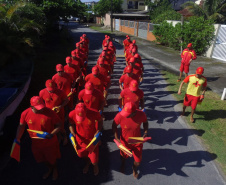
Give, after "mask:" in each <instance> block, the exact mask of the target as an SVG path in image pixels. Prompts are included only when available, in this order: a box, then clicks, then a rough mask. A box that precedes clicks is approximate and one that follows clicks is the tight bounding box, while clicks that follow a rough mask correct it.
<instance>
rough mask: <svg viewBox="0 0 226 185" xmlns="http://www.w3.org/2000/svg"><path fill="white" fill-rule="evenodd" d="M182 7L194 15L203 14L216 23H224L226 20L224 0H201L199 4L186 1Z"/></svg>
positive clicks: (225, 1)
mask: <svg viewBox="0 0 226 185" xmlns="http://www.w3.org/2000/svg"><path fill="white" fill-rule="evenodd" d="M182 7H183V8H185V9H187V10H188V11H190V12H191V13H192V14H193V15H195V16H203V17H204V18H205V19H206V20H207V19H208V20H213V21H214V22H216V23H224V22H225V20H226V16H225V13H226V0H201V2H200V4H199V5H198V4H196V3H194V2H192V1H188V2H186V3H184V4H183V5H182Z"/></svg>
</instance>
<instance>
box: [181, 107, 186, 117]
mask: <svg viewBox="0 0 226 185" xmlns="http://www.w3.org/2000/svg"><path fill="white" fill-rule="evenodd" d="M186 108H187V107H186V106H185V105H183V112H182V113H181V116H184V114H185V110H186Z"/></svg>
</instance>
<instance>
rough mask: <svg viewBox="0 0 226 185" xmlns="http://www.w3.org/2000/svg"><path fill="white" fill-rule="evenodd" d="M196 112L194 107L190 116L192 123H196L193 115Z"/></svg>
mask: <svg viewBox="0 0 226 185" xmlns="http://www.w3.org/2000/svg"><path fill="white" fill-rule="evenodd" d="M194 113H195V109H194V110H193V109H191V117H190V121H191V123H194V121H195V120H194V118H193V116H194Z"/></svg>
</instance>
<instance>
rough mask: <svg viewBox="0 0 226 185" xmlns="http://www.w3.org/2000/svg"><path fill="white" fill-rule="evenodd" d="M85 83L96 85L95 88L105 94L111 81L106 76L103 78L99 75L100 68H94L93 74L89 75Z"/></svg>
mask: <svg viewBox="0 0 226 185" xmlns="http://www.w3.org/2000/svg"><path fill="white" fill-rule="evenodd" d="M85 81H86V82H88V81H90V82H92V83H93V85H94V88H96V89H98V90H99V91H101V92H104V90H107V89H108V86H107V84H109V83H108V81H109V79H107V77H106V76H103V75H101V74H100V73H99V69H98V67H96V66H94V67H93V68H92V73H91V74H88V75H87V76H86V78H85Z"/></svg>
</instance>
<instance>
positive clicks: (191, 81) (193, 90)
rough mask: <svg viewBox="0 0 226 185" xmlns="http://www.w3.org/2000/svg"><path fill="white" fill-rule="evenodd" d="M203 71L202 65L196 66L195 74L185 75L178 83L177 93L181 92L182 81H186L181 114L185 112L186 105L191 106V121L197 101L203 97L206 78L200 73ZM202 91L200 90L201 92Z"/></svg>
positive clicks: (192, 120)
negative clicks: (186, 85)
mask: <svg viewBox="0 0 226 185" xmlns="http://www.w3.org/2000/svg"><path fill="white" fill-rule="evenodd" d="M203 72H204V68H203V67H198V68H197V69H196V74H193V75H189V76H187V77H186V78H185V79H184V80H183V81H182V82H181V84H180V87H179V90H178V94H181V89H182V87H183V85H184V83H188V87H187V91H186V94H185V97H184V105H183V112H182V114H181V115H182V116H183V115H184V113H185V110H186V107H187V106H191V108H192V110H191V117H190V121H191V123H193V122H194V117H193V116H194V113H195V109H196V106H197V104H198V102H201V101H202V100H203V99H204V94H205V91H206V87H207V80H206V78H205V77H204V76H203V75H202V74H203ZM201 91H202V92H201Z"/></svg>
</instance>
